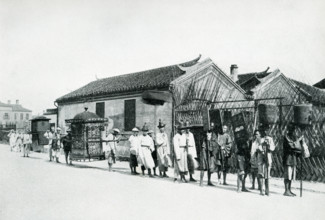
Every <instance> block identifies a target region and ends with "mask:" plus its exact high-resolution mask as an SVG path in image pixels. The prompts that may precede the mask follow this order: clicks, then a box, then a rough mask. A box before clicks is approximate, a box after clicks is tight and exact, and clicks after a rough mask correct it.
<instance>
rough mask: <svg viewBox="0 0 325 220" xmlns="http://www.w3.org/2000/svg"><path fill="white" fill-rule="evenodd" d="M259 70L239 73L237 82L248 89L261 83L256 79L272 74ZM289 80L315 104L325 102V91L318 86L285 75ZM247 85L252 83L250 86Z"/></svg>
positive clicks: (260, 79)
mask: <svg viewBox="0 0 325 220" xmlns="http://www.w3.org/2000/svg"><path fill="white" fill-rule="evenodd" d="M267 70H268V69H267ZM267 70H266V71H263V72H257V73H246V74H239V75H238V81H237V84H239V85H240V86H242V87H243V89H245V90H246V91H247V89H248V88H249V90H251V89H252V88H254V87H255V86H257V85H258V84H259V83H258V82H256V80H259V81H263V80H262V79H263V78H265V77H267V76H268V75H270V74H271V72H267ZM285 78H286V79H288V80H289V82H290V83H291V84H292V85H293V86H294V87H295V88H296V89H298V91H299V92H301V93H302V94H303V95H304V96H306V97H307V99H308V100H309V101H311V102H313V103H314V104H325V91H323V90H321V89H319V88H316V87H314V86H311V85H308V84H306V83H303V82H300V81H297V80H294V79H290V78H288V77H285ZM247 85H250V86H249V87H248V86H247Z"/></svg>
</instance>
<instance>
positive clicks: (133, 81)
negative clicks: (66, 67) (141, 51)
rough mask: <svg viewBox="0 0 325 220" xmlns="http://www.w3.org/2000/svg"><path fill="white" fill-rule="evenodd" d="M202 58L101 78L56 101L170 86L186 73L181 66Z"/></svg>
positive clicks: (192, 63)
mask: <svg viewBox="0 0 325 220" xmlns="http://www.w3.org/2000/svg"><path fill="white" fill-rule="evenodd" d="M200 58H201V56H199V57H198V58H196V59H194V60H191V61H189V62H185V63H181V64H178V65H172V66H166V67H161V68H157V69H151V70H146V71H141V72H136V73H130V74H125V75H119V76H114V77H108V78H104V79H99V80H96V81H93V82H90V83H89V84H87V85H85V86H83V87H81V88H79V89H77V90H75V91H73V92H71V93H68V94H66V95H64V96H62V97H60V98H58V99H57V100H56V102H58V103H60V102H61V103H62V102H69V101H77V100H80V99H87V98H89V97H94V96H102V95H114V94H119V93H124V92H133V91H144V90H148V89H162V88H168V87H169V84H170V82H171V81H173V80H174V79H175V78H177V77H179V76H181V75H182V74H184V73H185V71H183V70H182V69H181V68H180V67H189V66H192V65H195V64H196V63H197V62H198V61H199V59H200ZM179 66H180V67H179Z"/></svg>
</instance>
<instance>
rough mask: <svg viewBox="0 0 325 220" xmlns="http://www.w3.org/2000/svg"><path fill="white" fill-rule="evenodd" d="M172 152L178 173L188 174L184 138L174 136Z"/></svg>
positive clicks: (182, 136) (178, 135)
mask: <svg viewBox="0 0 325 220" xmlns="http://www.w3.org/2000/svg"><path fill="white" fill-rule="evenodd" d="M173 143H174V152H175V158H176V163H177V169H178V171H179V172H188V165H187V149H186V147H185V146H186V136H185V135H180V134H178V133H177V134H176V135H175V136H174V138H173ZM175 170H176V169H175Z"/></svg>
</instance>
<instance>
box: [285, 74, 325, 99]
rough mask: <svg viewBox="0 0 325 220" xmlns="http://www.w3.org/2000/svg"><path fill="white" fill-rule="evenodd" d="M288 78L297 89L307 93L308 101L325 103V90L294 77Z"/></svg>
mask: <svg viewBox="0 0 325 220" xmlns="http://www.w3.org/2000/svg"><path fill="white" fill-rule="evenodd" d="M290 80H291V81H292V82H293V84H295V85H296V86H297V88H298V89H299V90H302V91H301V92H303V93H304V92H305V93H307V96H308V97H309V98H310V101H312V102H313V103H317V104H325V91H323V90H321V89H319V88H316V87H315V86H311V85H308V84H306V83H303V82H300V81H297V80H294V79H290Z"/></svg>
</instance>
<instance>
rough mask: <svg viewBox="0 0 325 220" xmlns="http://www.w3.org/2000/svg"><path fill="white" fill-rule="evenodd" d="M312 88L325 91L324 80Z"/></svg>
mask: <svg viewBox="0 0 325 220" xmlns="http://www.w3.org/2000/svg"><path fill="white" fill-rule="evenodd" d="M314 86H315V87H317V88H319V89H325V78H324V79H322V80H321V81H319V82H318V83H316V84H314Z"/></svg>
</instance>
